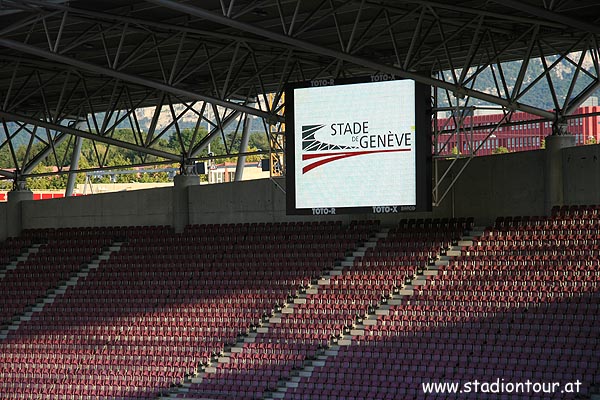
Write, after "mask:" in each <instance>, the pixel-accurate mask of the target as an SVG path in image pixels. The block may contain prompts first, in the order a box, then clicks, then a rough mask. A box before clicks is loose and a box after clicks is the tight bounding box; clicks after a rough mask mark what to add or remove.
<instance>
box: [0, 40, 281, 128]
mask: <svg viewBox="0 0 600 400" xmlns="http://www.w3.org/2000/svg"><path fill="white" fill-rule="evenodd" d="M0 46H4V47H8V48H10V49H13V50H17V51H21V52H23V53H26V54H30V55H33V56H36V57H43V58H46V59H48V60H52V61H56V62H60V63H63V64H65V65H70V66H72V67H76V68H80V69H82V70H85V71H90V72H93V73H97V74H101V75H104V76H109V77H112V78H115V79H120V80H123V81H125V82H129V83H133V84H136V85H140V86H145V87H150V88H153V89H157V90H160V91H163V92H166V93H171V94H174V95H176V96H180V97H183V98H188V99H192V100H200V101H205V102H207V103H211V104H215V105H218V106H221V107H225V108H230V109H233V110H237V111H240V112H244V113H247V114H251V115H256V116H257V117H261V118H264V119H266V120H269V121H281V120H283V118H281V117H280V116H278V115H274V114H269V113H267V112H264V111H261V110H258V109H255V108H250V107H247V106H244V105H240V104H238V103H234V102H231V101H226V100H221V99H218V98H215V97H211V96H207V95H203V94H199V93H195V92H190V91H188V90H185V89H180V88H177V87H174V86H171V85H167V84H164V83H161V82H158V81H155V80H151V79H148V78H143V77H141V76H137V75H132V74H128V73H125V72H122V71H117V70H114V69H110V68H105V67H102V66H99V65H95V64H91V63H88V62H85V61H81V60H77V59H75V58H72V57H67V56H64V55H61V54H57V53H52V52H50V51H46V50H42V49H40V48H38V47H35V46H31V45H28V44H24V43H19V42H16V41H14V40H10V39H3V38H0Z"/></svg>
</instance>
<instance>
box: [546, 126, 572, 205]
mask: <svg viewBox="0 0 600 400" xmlns="http://www.w3.org/2000/svg"><path fill="white" fill-rule="evenodd" d="M573 146H575V136H573V135H552V136H547V137H546V163H545V170H544V179H545V181H546V182H545V192H546V196H545V197H546V198H545V204H544V209H545V211H546V215H550V212H551V211H552V207H554V206H562V205H564V185H563V162H562V149H564V148H566V147H573Z"/></svg>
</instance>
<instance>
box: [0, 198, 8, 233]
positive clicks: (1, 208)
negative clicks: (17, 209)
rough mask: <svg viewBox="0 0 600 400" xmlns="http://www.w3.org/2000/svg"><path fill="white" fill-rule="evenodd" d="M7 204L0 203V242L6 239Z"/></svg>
mask: <svg viewBox="0 0 600 400" xmlns="http://www.w3.org/2000/svg"><path fill="white" fill-rule="evenodd" d="M7 212H8V203H6V202H4V203H0V241H1V240H5V239H6V238H7V237H8V216H7Z"/></svg>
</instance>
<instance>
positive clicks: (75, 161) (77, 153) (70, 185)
mask: <svg viewBox="0 0 600 400" xmlns="http://www.w3.org/2000/svg"><path fill="white" fill-rule="evenodd" d="M78 129H80V128H78ZM80 157H81V137H79V136H77V137H76V138H75V146H74V148H73V156H72V157H71V165H70V167H69V179H68V180H67V189H66V190H65V197H70V196H73V189H74V188H75V179H76V178H77V173H76V172H73V171H76V170H77V169H79V158H80Z"/></svg>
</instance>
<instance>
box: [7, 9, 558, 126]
mask: <svg viewBox="0 0 600 400" xmlns="http://www.w3.org/2000/svg"><path fill="white" fill-rule="evenodd" d="M146 1H148V2H150V3H153V4H156V5H159V6H163V7H167V8H171V9H173V10H177V11H179V12H182V13H186V14H189V15H194V16H196V17H200V18H204V19H207V20H210V21H212V22H216V23H220V24H222V25H225V26H229V27H232V28H235V29H239V30H241V31H245V32H248V33H251V34H254V35H258V36H262V37H265V38H268V39H270V40H275V41H278V42H281V43H285V44H288V45H291V46H294V47H297V48H299V49H302V50H306V51H309V52H312V53H316V54H321V55H324V56H329V57H333V58H336V59H338V60H342V61H346V62H350V63H353V64H356V65H360V66H363V67H367V68H370V69H372V70H373V71H380V72H383V73H388V74H393V75H398V76H400V77H403V78H408V79H413V80H415V81H417V82H421V83H424V84H427V85H431V86H435V87H441V88H445V89H448V90H451V91H452V92H454V93H457V94H459V95H461V96H464V95H466V96H470V97H474V98H477V99H481V100H484V101H488V102H491V103H495V104H499V105H502V106H504V107H506V108H508V109H512V110H522V111H526V112H529V113H531V114H534V115H539V116H541V117H544V118H552V117H553V116H554V114H553V113H552V112H549V111H547V110H543V109H540V108H537V107H533V106H530V105H526V104H522V103H519V102H512V101H510V100H508V99H504V98H500V97H497V96H492V95H489V94H487V93H483V92H480V91H477V90H473V89H470V88H468V87H464V86H461V85H458V84H452V83H450V82H447V81H442V80H439V79H434V78H432V77H431V76H427V75H422V74H418V73H415V72H411V71H407V70H404V69H401V68H398V67H396V66H391V65H386V64H382V63H379V62H376V61H372V60H368V59H365V58H362V57H359V56H355V55H352V54H350V53H346V52H343V51H339V50H334V49H331V48H327V47H323V46H321V45H318V44H314V43H311V42H307V41H305V40H301V39H298V38H296V37H292V36H287V35H284V34H279V33H276V32H272V31H269V30H266V29H264V28H261V27H258V26H254V25H251V24H248V23H245V22H242V21H238V20H234V19H231V18H228V17H226V16H223V15H219V14H216V13H213V12H211V11H208V10H205V9H202V8H200V7H195V6H192V5H189V4H183V3H177V2H174V1H172V0H146ZM0 44H1V43H0Z"/></svg>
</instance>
